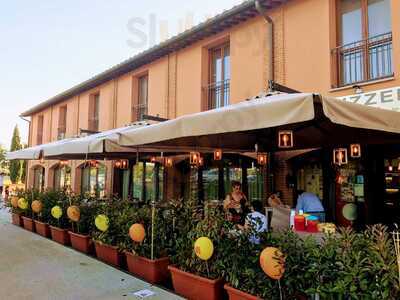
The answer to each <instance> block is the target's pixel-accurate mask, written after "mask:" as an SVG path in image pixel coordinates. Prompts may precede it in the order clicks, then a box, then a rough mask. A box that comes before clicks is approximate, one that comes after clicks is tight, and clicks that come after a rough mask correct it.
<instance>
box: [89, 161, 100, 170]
mask: <svg viewBox="0 0 400 300" xmlns="http://www.w3.org/2000/svg"><path fill="white" fill-rule="evenodd" d="M89 165H90V166H91V167H92V168H97V167H98V166H99V163H98V162H97V160H91V161H90V162H89Z"/></svg>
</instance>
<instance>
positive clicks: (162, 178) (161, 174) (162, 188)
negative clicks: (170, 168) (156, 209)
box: [158, 166, 164, 201]
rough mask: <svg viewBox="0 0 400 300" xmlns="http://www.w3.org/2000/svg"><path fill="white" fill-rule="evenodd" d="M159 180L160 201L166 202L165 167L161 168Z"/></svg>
mask: <svg viewBox="0 0 400 300" xmlns="http://www.w3.org/2000/svg"><path fill="white" fill-rule="evenodd" d="M158 178H159V179H158V180H159V188H158V189H159V192H160V194H159V195H158V199H159V200H160V201H162V200H164V167H163V166H160V169H159V173H158Z"/></svg>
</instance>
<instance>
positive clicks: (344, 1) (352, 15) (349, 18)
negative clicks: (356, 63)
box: [340, 0, 362, 45]
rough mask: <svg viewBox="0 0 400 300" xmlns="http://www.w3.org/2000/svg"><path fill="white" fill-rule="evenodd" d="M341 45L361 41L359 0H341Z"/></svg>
mask: <svg viewBox="0 0 400 300" xmlns="http://www.w3.org/2000/svg"><path fill="white" fill-rule="evenodd" d="M340 9H341V13H340V22H341V27H342V28H341V34H342V45H346V44H350V43H354V42H357V41H360V40H362V18H361V16H362V13H361V0H341V3H340Z"/></svg>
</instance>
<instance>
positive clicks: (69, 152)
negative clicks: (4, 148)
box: [7, 123, 148, 160]
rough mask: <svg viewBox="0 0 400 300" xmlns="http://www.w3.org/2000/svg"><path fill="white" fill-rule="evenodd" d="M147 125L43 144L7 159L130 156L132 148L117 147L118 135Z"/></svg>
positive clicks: (21, 151) (8, 156)
mask: <svg viewBox="0 0 400 300" xmlns="http://www.w3.org/2000/svg"><path fill="white" fill-rule="evenodd" d="M147 125H148V124H147V123H136V124H133V125H130V126H126V127H122V128H117V129H112V130H107V131H103V132H100V133H97V134H92V135H88V136H85V137H79V138H69V139H64V140H60V141H57V142H53V143H48V144H43V145H39V146H35V147H31V148H26V149H23V150H20V151H15V152H10V153H8V154H7V159H9V160H13V159H20V160H36V159H39V158H41V157H44V158H50V159H51V158H54V159H85V158H89V159H90V158H96V159H100V158H104V157H112V156H114V155H115V156H118V155H121V154H129V153H130V155H132V152H135V151H136V150H134V149H133V148H129V147H122V146H120V145H118V143H117V142H118V139H119V135H120V134H121V133H123V132H124V131H126V130H131V129H133V128H139V127H143V126H147Z"/></svg>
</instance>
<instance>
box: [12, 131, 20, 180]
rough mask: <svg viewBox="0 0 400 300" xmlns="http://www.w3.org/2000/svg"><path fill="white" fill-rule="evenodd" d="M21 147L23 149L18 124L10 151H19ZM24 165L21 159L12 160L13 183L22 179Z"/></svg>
mask: <svg viewBox="0 0 400 300" xmlns="http://www.w3.org/2000/svg"><path fill="white" fill-rule="evenodd" d="M21 149H22V144H21V136H20V133H19V129H18V126H17V125H16V126H15V128H14V132H13V136H12V140H11V148H10V151H18V150H21ZM22 165H23V164H22V162H21V161H19V160H13V161H11V162H10V179H11V182H12V183H17V182H18V181H19V180H21V175H22Z"/></svg>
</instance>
